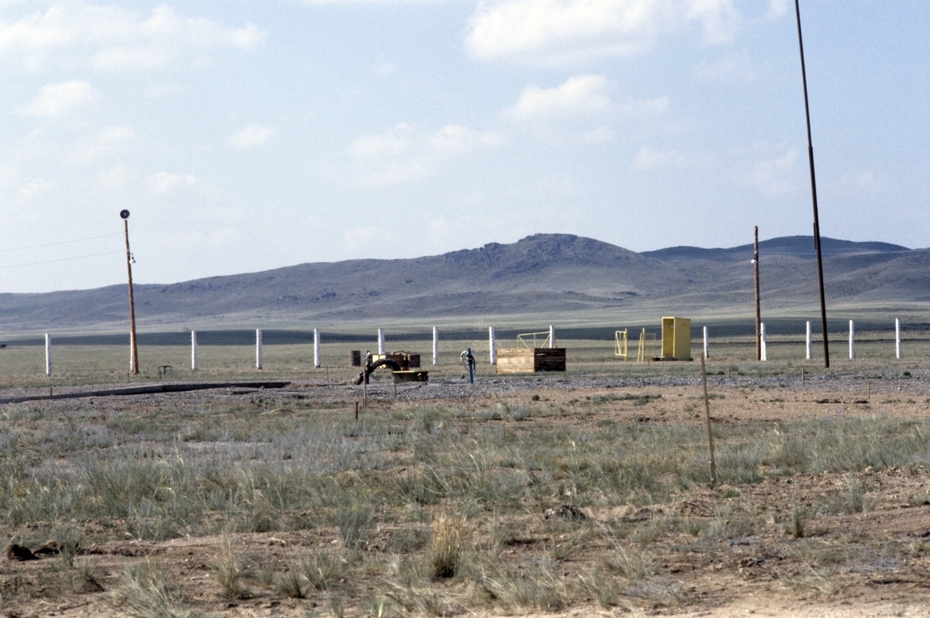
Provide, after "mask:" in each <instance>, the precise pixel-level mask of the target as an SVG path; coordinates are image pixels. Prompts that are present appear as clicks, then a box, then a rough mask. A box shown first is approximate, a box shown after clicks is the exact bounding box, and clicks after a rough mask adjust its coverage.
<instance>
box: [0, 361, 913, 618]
mask: <svg viewBox="0 0 930 618" xmlns="http://www.w3.org/2000/svg"><path fill="white" fill-rule="evenodd" d="M914 373H915V375H914V376H908V377H907V378H900V379H878V380H874V381H873V380H872V379H870V378H869V377H868V376H863V375H848V376H845V377H841V378H838V379H808V380H806V382H805V383H804V384H803V385H802V384H801V383H800V379H799V376H792V377H790V378H788V377H782V378H777V377H775V378H770V379H766V380H753V379H752V378H749V377H743V378H739V379H736V378H733V379H731V378H728V377H724V376H712V377H711V380H710V391H711V393H712V395H713V396H714V398H713V399H712V400H711V402H710V403H711V415H712V417H713V419H714V424H715V427H722V426H723V425H724V424H739V423H759V422H762V423H765V424H770V425H771V426H772V427H773V428H776V429H777V426H778V424H779V423H790V422H792V421H799V420H802V419H811V418H836V417H844V418H851V417H852V418H854V417H863V418H866V417H886V418H901V419H926V418H927V416H928V411H930V403H928V402H930V379H928V377H927V376H926V375H919V374H917V372H916V371H915V372H914ZM514 384H516V385H517V386H515V387H512V386H508V385H507V381H506V380H496V381H495V382H494V384H491V385H486V386H484V387H482V388H481V389H475V390H471V391H470V390H468V388H469V387H468V386H467V385H462V384H461V383H459V382H453V381H449V382H448V383H446V384H443V383H435V384H432V385H430V386H427V387H420V386H412V387H406V386H405V387H404V388H403V389H401V392H400V393H399V395H398V398H397V399H393V395H392V393H390V392H389V390H388V388H387V387H384V386H381V387H376V388H373V391H372V400H373V404H372V407H371V408H369V409H367V410H364V409H363V411H362V414H363V415H364V414H378V413H381V412H384V411H387V410H392V409H400V408H403V407H405V406H408V407H409V406H412V405H419V404H421V403H422V401H423V400H449V401H465V402H467V405H468V406H471V407H482V406H484V407H488V408H491V407H493V406H499V405H502V404H503V405H509V406H517V405H531V404H533V403H534V402H545V403H546V404H547V405H548V406H550V407H562V408H564V409H565V410H567V411H569V412H570V411H571V410H572V409H573V407H574V406H578V405H580V402H585V401H590V400H591V398H593V397H597V396H602V395H604V394H605V393H620V392H622V393H632V394H655V395H661V399H657V400H656V401H653V402H651V403H648V404H647V405H643V406H637V407H629V406H628V407H622V406H611V405H605V406H602V407H600V408H598V409H596V410H593V411H589V412H588V413H586V414H584V415H578V416H576V415H573V414H571V413H569V414H565V415H563V416H548V417H545V418H540V419H534V418H532V416H531V417H530V419H529V421H530V422H532V423H565V424H571V425H577V426H580V427H582V428H584V425H590V426H592V427H593V426H595V425H597V424H598V423H602V422H604V421H605V420H608V419H610V420H615V421H616V420H619V421H620V422H622V423H660V424H661V423H670V424H675V423H702V422H703V419H704V407H703V401H702V400H700V396H701V392H702V391H701V387H700V383H699V382H698V381H696V380H694V379H692V378H689V379H680V380H669V379H656V380H653V381H650V380H626V381H623V380H616V379H606V378H605V379H593V380H582V379H579V380H571V379H566V378H550V377H547V378H545V379H542V380H538V381H537V380H519V381H517V382H514ZM379 388H380V390H379ZM359 393H360V391H359V390H358V389H357V388H355V389H353V388H350V387H345V386H338V387H336V386H333V387H327V388H322V387H317V386H311V385H303V386H302V385H299V384H298V385H293V386H291V387H289V388H288V389H285V390H284V391H282V392H280V393H275V394H267V395H266V396H267V397H269V398H270V399H269V402H270V404H269V405H268V410H267V411H266V412H265V413H266V414H268V415H279V416H284V417H286V416H287V415H289V414H292V411H291V410H289V409H287V408H286V407H277V406H276V405H275V404H276V403H278V402H280V400H283V399H287V398H288V397H299V398H301V399H300V400H301V401H321V400H325V401H328V402H330V403H331V404H332V405H333V406H334V408H333V412H332V413H333V414H343V415H349V414H351V413H352V403H353V402H354V401H357V400H358V399H359ZM20 394H22V392H10V393H0V397H4V396H16V395H20ZM250 398H251V399H254V398H255V392H254V391H242V392H237V391H235V390H234V389H233V390H230V389H224V390H222V391H201V392H196V393H179V394H171V395H146V396H139V397H133V398H128V397H126V398H121V397H111V398H95V399H92V400H67V401H54V402H47V403H44V404H43V405H49V406H57V407H59V408H60V410H61V413H62V414H66V413H67V411H68V410H70V409H74V407H75V406H80V407H81V408H82V409H97V410H99V411H100V414H101V415H103V414H104V413H106V412H107V411H108V410H114V409H119V410H121V411H123V413H131V411H132V410H140V409H143V408H145V409H152V408H164V409H169V408H171V407H178V406H207V405H217V404H220V403H222V404H223V405H226V404H228V403H230V402H234V401H238V400H247V399H250ZM20 405H23V404H20ZM2 408H3V406H0V413H3V409H2ZM398 473H400V471H399V472H398ZM927 473H928V467H927V466H926V465H925V464H920V465H906V466H889V467H885V468H882V469H871V468H866V469H863V470H861V471H859V472H857V473H855V474H854V475H852V476H850V475H849V474H846V473H830V472H823V473H818V474H802V475H793V476H778V475H771V476H764V478H763V479H762V480H760V481H758V482H753V483H740V484H739V485H729V486H728V485H726V484H722V485H717V486H716V487H714V488H713V489H711V488H710V487H690V488H688V489H684V490H682V491H681V492H680V493H679V494H678V495H675V496H673V497H672V498H671V499H670V500H668V501H665V502H662V503H659V504H655V505H653V506H649V507H642V506H633V505H618V506H610V507H590V508H582V509H581V510H582V512H583V513H584V515H585V516H586V517H585V519H584V520H583V521H582V522H580V523H571V522H566V523H565V524H564V526H563V528H553V524H552V523H551V522H550V521H548V520H547V519H546V516H545V513H544V512H542V511H534V510H531V509H527V510H526V512H524V513H523V514H522V515H520V516H518V517H514V518H512V521H511V523H512V524H513V525H514V526H515V527H516V529H517V530H518V532H517V533H514V534H513V535H512V538H510V539H509V540H508V541H507V542H506V544H505V545H506V547H505V548H504V549H503V550H502V554H503V555H504V556H505V557H506V556H507V554H510V555H511V556H513V555H519V554H525V559H526V560H541V559H542V558H543V557H545V556H549V555H551V554H552V547H553V545H554V544H559V543H564V544H568V545H571V546H572V547H571V550H570V551H566V552H565V555H564V557H563V558H561V559H560V560H559V561H558V563H557V564H556V565H555V566H554V569H556V570H557V571H565V572H572V571H584V570H585V569H587V568H589V567H592V565H595V564H596V563H597V562H598V561H599V560H601V558H602V555H603V554H604V552H606V551H608V550H610V549H611V548H610V547H609V546H607V545H608V544H606V543H605V541H604V538H603V536H602V535H598V534H597V531H598V529H599V526H614V527H616V526H618V525H621V524H622V525H626V526H627V527H628V528H629V529H630V530H635V531H637V532H636V534H638V535H639V536H638V537H637V538H638V539H639V545H638V546H639V547H643V546H647V547H648V553H649V560H650V561H651V562H652V569H651V570H650V573H651V575H650V580H649V582H650V583H649V584H648V585H652V586H662V587H664V590H665V592H663V593H662V594H652V593H649V591H644V592H643V593H642V594H636V593H635V590H634V592H633V593H630V592H629V590H628V591H627V593H625V594H624V595H621V600H620V602H617V603H616V604H613V605H608V606H606V607H605V606H604V605H603V604H599V603H598V602H597V599H596V592H595V591H596V589H597V587H598V585H599V583H598V582H597V581H593V582H591V584H592V591H591V592H590V594H589V596H588V598H587V599H585V598H577V597H576V599H575V600H574V601H572V602H571V603H570V604H568V605H567V606H566V607H559V608H554V609H553V611H545V610H538V609H532V608H529V609H527V608H524V607H505V608H495V606H494V604H493V603H489V604H481V603H470V602H469V600H468V599H469V598H472V597H469V596H468V594H464V595H463V594H458V596H457V597H456V598H459V599H461V600H460V602H459V603H458V604H456V605H453V606H452V609H451V610H448V613H452V614H457V615H462V616H478V617H490V616H498V615H501V616H503V615H508V616H509V615H533V616H558V617H567V616H573V617H574V616H627V615H659V616H688V617H692V616H693V617H697V616H721V617H730V616H766V617H786V616H818V617H829V616H835V617H850V618H851V617H854V616H857V617H858V616H928V615H930V478H928V476H927ZM851 478H854V480H855V481H856V482H858V483H860V484H861V487H863V488H864V489H863V495H862V499H863V500H864V501H865V505H866V506H865V507H864V508H863V509H862V511H861V512H854V513H835V514H817V515H811V516H809V517H808V518H807V519H806V520H805V521H804V522H803V527H804V530H803V533H802V534H794V535H793V534H792V533H791V532H790V530H788V528H787V527H786V522H790V520H791V511H792V508H797V506H798V505H801V506H804V505H813V504H816V503H818V502H820V501H822V500H823V499H824V497H825V496H829V495H839V494H842V493H843V491H844V490H845V489H844V488H845V487H847V486H848V484H849V483H850V481H851ZM552 506H553V507H555V506H558V502H557V501H555V500H553V503H552ZM726 509H732V510H731V511H727V510H726ZM727 512H732V513H733V514H734V518H735V517H736V515H735V514H736V513H737V512H738V513H741V514H743V516H744V517H748V518H750V519H751V521H750V522H749V523H748V524H746V525H747V530H746V532H745V533H737V534H723V535H721V536H720V538H719V539H718V540H716V541H713V542H711V541H702V540H701V538H699V535H698V534H697V533H696V532H695V530H697V529H698V528H700V527H701V526H703V527H704V529H706V526H707V525H709V522H714V521H717V522H721V520H722V525H728V523H730V522H728V521H727V516H726V513H727ZM671 522H678V523H677V524H673V523H671ZM682 522H686V523H682ZM78 523H79V524H80V526H81V527H82V530H83V536H84V538H86V539H92V540H93V541H92V542H91V543H89V544H87V546H84V547H81V548H80V549H79V550H78V555H77V556H75V558H74V563H75V564H77V565H79V567H78V568H66V567H65V566H64V565H63V560H62V558H61V557H60V556H55V555H50V556H44V557H41V558H40V559H37V560H30V561H25V562H19V561H15V560H10V559H6V558H0V592H2V612H3V615H4V616H8V617H22V618H25V617H31V616H61V617H77V616H102V615H121V614H129V615H156V614H154V613H144V612H142V611H141V610H140V611H137V612H136V613H135V614H133V610H132V608H129V607H126V606H119V605H117V604H116V603H115V602H114V599H113V597H112V594H111V591H112V590H113V589H114V588H115V587H116V586H117V584H118V581H119V577H120V573H122V572H124V571H125V570H126V568H127V567H129V566H132V565H137V564H141V563H146V564H149V565H155V566H163V567H164V568H165V569H166V570H167V572H168V573H169V574H170V577H171V580H172V582H173V584H174V585H175V586H177V587H178V589H179V590H180V591H181V592H182V593H183V598H184V600H185V606H186V607H188V608H191V611H193V612H196V613H193V614H188V615H198V614H200V615H217V616H224V617H226V616H228V617H252V616H329V615H340V614H343V615H346V616H369V615H378V609H377V608H376V607H371V606H369V605H366V603H365V602H364V601H363V600H364V599H366V598H368V597H369V596H370V595H371V594H372V591H373V590H374V589H375V586H376V576H375V575H370V576H368V575H366V574H365V572H364V570H363V571H355V572H354V573H355V576H354V577H357V579H356V580H354V581H340V582H338V583H337V584H336V585H335V586H334V588H338V590H339V591H340V592H341V598H342V601H340V604H339V605H338V606H337V605H335V604H333V603H332V601H331V599H332V594H331V593H332V589H330V590H322V591H310V592H309V593H308V594H307V595H306V598H290V597H288V596H287V595H285V594H282V593H281V592H280V591H277V590H275V589H273V588H272V587H270V586H265V585H262V584H260V583H259V581H258V580H259V579H260V576H259V574H258V573H259V571H260V569H261V565H262V564H268V563H275V564H278V565H284V564H287V563H288V562H290V561H293V560H295V559H297V557H298V556H300V555H302V554H305V553H306V552H308V551H311V550H314V549H319V548H334V547H337V546H338V545H339V536H338V534H337V531H336V530H335V529H316V530H307V531H278V532H261V533H258V532H256V533H238V534H229V535H223V536H211V537H200V538H174V539H170V540H165V541H161V542H152V541H145V540H139V539H135V538H127V537H125V536H123V535H121V533H120V531H119V529H118V528H116V529H104V528H101V527H100V526H99V525H98V524H97V523H96V522H93V521H89V522H78ZM650 525H652V526H653V527H654V529H655V534H654V538H649V539H647V540H643V539H644V537H645V535H647V533H648V530H649V528H648V526H650ZM490 526H491V523H490V522H489V521H488V520H486V519H482V518H481V517H477V518H473V519H471V520H470V521H469V522H468V524H467V527H466V532H467V533H468V534H469V535H470V537H471V538H480V537H482V536H490V535H492V531H491V530H490ZM689 526H690V527H693V528H694V529H693V530H689ZM3 528H4V529H5V532H6V533H7V534H14V533H15V534H18V535H19V536H21V537H22V536H23V530H22V529H17V530H13V529H12V528H11V527H10V526H9V525H6V524H4V525H3ZM26 528H27V530H28V526H27V527H26ZM394 532H396V531H395V530H392V529H391V528H390V526H379V527H378V528H376V530H375V531H374V533H373V538H372V540H371V541H370V544H371V545H372V546H375V547H377V546H378V544H379V543H381V544H383V545H386V544H387V543H388V541H387V539H388V537H389V536H390V535H391V534H392V533H394ZM224 543H231V544H232V545H233V546H234V547H235V548H236V552H237V553H238V554H239V555H240V556H242V557H243V561H244V563H246V566H247V568H246V571H247V577H246V578H245V579H244V580H243V581H244V586H243V589H244V592H243V594H241V595H239V598H234V599H225V598H223V596H222V595H221V594H220V592H219V587H218V584H217V580H216V577H215V574H214V571H215V565H216V557H217V556H218V555H220V554H221V553H222V547H223V544H224ZM625 543H626V542H625ZM625 546H626V547H628V548H629V547H633V546H636V544H635V543H634V544H632V545H627V544H625ZM33 549H35V547H33ZM629 551H631V552H632V551H633V550H632V549H630V550H629ZM592 572H593V571H592ZM62 582H65V583H64V584H63V583H62ZM455 585H456V584H455V583H454V582H451V581H450V582H443V581H440V582H437V583H436V590H437V591H438V593H439V594H441V593H442V592H443V589H444V587H449V588H451V587H453V586H455ZM644 585H646V584H644ZM633 588H635V586H634V587H633ZM628 597H629V598H628ZM395 611H396V610H395ZM444 611H446V610H444ZM409 613H412V614H416V613H421V611H419V610H417V609H412V610H409ZM158 615H165V616H169V615H184V614H181V613H175V614H171V613H164V614H158Z"/></svg>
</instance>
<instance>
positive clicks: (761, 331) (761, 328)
mask: <svg viewBox="0 0 930 618" xmlns="http://www.w3.org/2000/svg"><path fill="white" fill-rule="evenodd" d="M759 339H760V340H761V341H762V346H761V350H760V351H761V352H762V354H761V356H762V358H761V359H760V360H764V361H767V360H768V353H767V350H766V345H765V322H762V323H760V324H759Z"/></svg>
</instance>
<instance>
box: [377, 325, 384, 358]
mask: <svg viewBox="0 0 930 618" xmlns="http://www.w3.org/2000/svg"><path fill="white" fill-rule="evenodd" d="M378 354H384V329H383V328H379V329H378Z"/></svg>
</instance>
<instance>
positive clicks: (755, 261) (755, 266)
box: [752, 225, 762, 360]
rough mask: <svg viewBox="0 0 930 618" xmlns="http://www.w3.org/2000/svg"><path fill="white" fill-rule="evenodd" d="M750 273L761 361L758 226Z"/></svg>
mask: <svg viewBox="0 0 930 618" xmlns="http://www.w3.org/2000/svg"><path fill="white" fill-rule="evenodd" d="M752 247H753V249H752V271H753V274H754V276H755V280H756V360H762V301H761V299H760V296H759V226H758V225H757V226H755V242H754V243H753V245H752Z"/></svg>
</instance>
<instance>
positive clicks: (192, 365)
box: [191, 330, 197, 371]
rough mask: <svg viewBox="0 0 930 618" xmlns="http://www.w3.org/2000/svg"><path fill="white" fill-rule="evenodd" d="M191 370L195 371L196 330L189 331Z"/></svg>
mask: <svg viewBox="0 0 930 618" xmlns="http://www.w3.org/2000/svg"><path fill="white" fill-rule="evenodd" d="M191 371H197V331H195V330H192V331H191Z"/></svg>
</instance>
